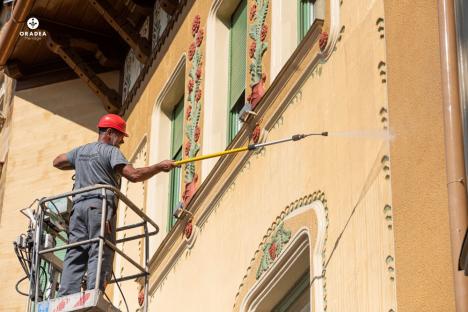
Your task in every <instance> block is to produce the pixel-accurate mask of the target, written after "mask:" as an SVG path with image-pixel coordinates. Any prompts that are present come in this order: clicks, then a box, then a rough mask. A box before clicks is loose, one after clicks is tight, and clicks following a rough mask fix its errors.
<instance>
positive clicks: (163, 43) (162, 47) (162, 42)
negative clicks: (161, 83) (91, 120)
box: [119, 0, 195, 115]
mask: <svg viewBox="0 0 468 312" xmlns="http://www.w3.org/2000/svg"><path fill="white" fill-rule="evenodd" d="M194 3H195V0H180V3H179V6H178V7H177V10H176V11H175V13H174V15H173V16H172V18H171V19H170V21H169V23H168V24H167V26H166V28H165V29H164V31H163V32H162V34H161V37H160V38H159V40H158V42H157V43H156V45H155V46H154V48H153V51H152V52H151V57H150V59H149V60H148V62H147V63H146V64H145V65H144V67H143V68H142V70H141V72H140V75H139V76H138V78H137V79H136V81H135V83H134V84H133V87H132V88H131V90H130V92H129V93H128V95H127V97H126V98H125V99H124V101H123V103H122V109H121V111H120V113H119V114H120V115H125V114H126V113H127V110H128V109H129V108H130V107H132V106H133V105H135V104H136V101H137V98H136V97H137V95H138V93H141V88H142V87H145V86H146V84H145V83H144V82H145V81H146V80H148V79H149V78H150V75H151V74H153V73H154V71H155V70H156V68H157V66H158V65H159V64H160V63H161V62H162V60H163V56H164V55H163V54H164V53H163V52H166V51H167V49H168V45H169V44H170V39H173V38H174V36H175V32H174V31H172V29H180V26H181V25H182V23H183V21H184V17H185V16H186V15H187V13H188V11H189V10H190V8H191V7H192V5H193V4H194Z"/></svg>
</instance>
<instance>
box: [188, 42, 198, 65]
mask: <svg viewBox="0 0 468 312" xmlns="http://www.w3.org/2000/svg"><path fill="white" fill-rule="evenodd" d="M196 48H197V47H196V46H195V42H192V43H191V44H190V47H189V50H188V58H189V60H190V61H191V60H192V59H193V56H194V55H195V49H196Z"/></svg>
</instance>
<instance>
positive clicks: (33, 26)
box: [26, 17, 39, 30]
mask: <svg viewBox="0 0 468 312" xmlns="http://www.w3.org/2000/svg"><path fill="white" fill-rule="evenodd" d="M26 24H27V25H28V27H29V29H31V30H34V29H37V27H39V20H38V19H37V18H35V17H30V18H29V19H28V21H27V23H26Z"/></svg>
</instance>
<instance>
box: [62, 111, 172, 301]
mask: <svg viewBox="0 0 468 312" xmlns="http://www.w3.org/2000/svg"><path fill="white" fill-rule="evenodd" d="M98 128H99V138H98V141H97V142H94V143H90V144H86V145H83V146H80V147H77V148H75V149H73V150H71V151H70V152H68V153H66V154H61V155H59V156H57V157H56V158H55V159H54V162H53V165H54V167H55V168H58V169H61V170H72V169H74V170H75V185H74V187H73V188H74V189H80V188H83V187H86V186H91V185H94V184H107V185H112V186H115V187H117V188H119V187H120V177H122V176H123V177H125V178H126V179H128V180H129V181H131V182H141V181H145V180H147V179H149V178H151V177H152V176H154V175H155V174H158V173H160V172H169V171H170V170H172V169H173V168H175V167H176V165H175V163H174V161H172V160H165V161H162V162H160V163H158V164H155V165H152V166H148V167H142V168H134V167H133V166H132V165H131V164H129V163H128V161H127V159H125V157H124V156H123V155H122V152H121V151H120V149H119V148H120V145H121V144H123V143H124V137H128V134H127V133H126V123H125V121H124V120H123V119H122V118H121V117H120V116H118V115H114V114H107V115H104V116H103V117H102V118H101V119H100V120H99V123H98ZM102 197H103V196H102V190H101V189H100V190H96V191H92V192H87V193H84V194H78V195H76V196H75V197H74V198H73V209H72V212H71V215H70V226H69V231H68V241H69V243H74V242H78V241H83V240H87V239H91V238H96V237H99V234H100V228H101V215H102V214H101V209H102V200H106V201H107V215H106V238H108V239H110V240H111V241H115V229H114V226H113V225H114V224H113V223H115V218H114V216H115V210H116V207H117V206H116V199H115V198H114V194H113V193H112V192H111V191H106V198H102ZM98 247H99V244H98V243H91V244H87V245H81V246H78V247H75V248H70V249H68V250H67V253H66V255H65V260H64V268H63V272H62V280H61V283H60V289H59V292H58V296H65V295H69V294H73V293H77V292H80V291H81V281H82V278H83V275H84V273H85V272H86V269H87V271H88V275H87V289H94V288H95V282H96V270H97V261H98ZM113 256H114V254H113V251H112V250H111V249H110V248H109V247H105V248H104V252H103V260H102V268H101V277H100V285H99V288H100V289H101V290H104V288H105V284H106V282H107V281H109V280H110V276H111V273H112V262H113Z"/></svg>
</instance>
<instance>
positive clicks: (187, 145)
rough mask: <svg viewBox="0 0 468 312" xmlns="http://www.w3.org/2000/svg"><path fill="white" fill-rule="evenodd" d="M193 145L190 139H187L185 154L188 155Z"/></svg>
mask: <svg viewBox="0 0 468 312" xmlns="http://www.w3.org/2000/svg"><path fill="white" fill-rule="evenodd" d="M191 147H192V145H191V144H190V141H187V142H186V143H185V149H184V152H185V156H188V154H189V152H190V148H191Z"/></svg>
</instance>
